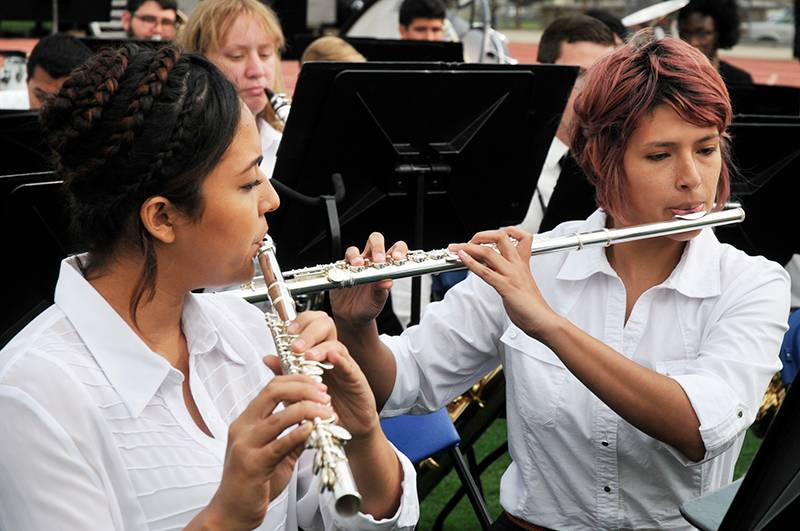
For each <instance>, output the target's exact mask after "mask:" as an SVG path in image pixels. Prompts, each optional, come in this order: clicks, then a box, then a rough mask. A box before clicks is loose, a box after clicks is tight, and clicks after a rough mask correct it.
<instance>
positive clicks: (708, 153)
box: [647, 146, 717, 162]
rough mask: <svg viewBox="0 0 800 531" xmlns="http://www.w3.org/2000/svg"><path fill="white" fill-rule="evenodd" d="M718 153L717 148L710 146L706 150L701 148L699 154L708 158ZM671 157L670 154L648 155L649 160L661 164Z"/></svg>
mask: <svg viewBox="0 0 800 531" xmlns="http://www.w3.org/2000/svg"><path fill="white" fill-rule="evenodd" d="M716 151H717V146H710V147H705V148H700V149H699V150H698V153H700V154H701V155H704V156H706V157H710V156H711V155H713V154H714V153H715V152H716ZM668 156H669V153H656V154H655V155H647V159H648V160H651V161H653V162H659V161H662V160H664V159H666V158H667V157H668Z"/></svg>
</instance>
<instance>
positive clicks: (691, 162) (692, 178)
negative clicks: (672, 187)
mask: <svg viewBox="0 0 800 531" xmlns="http://www.w3.org/2000/svg"><path fill="white" fill-rule="evenodd" d="M677 170H678V173H677V176H676V179H675V181H676V185H677V187H678V188H679V189H681V190H686V191H689V190H694V189H695V188H697V187H698V186H700V184H701V183H702V182H703V178H702V176H701V175H700V170H699V168H698V167H697V161H696V160H695V159H694V157H693V156H685V157H683V158H682V159H681V163H680V165H679V167H678V169H677Z"/></svg>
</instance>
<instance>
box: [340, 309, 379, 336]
mask: <svg viewBox="0 0 800 531" xmlns="http://www.w3.org/2000/svg"><path fill="white" fill-rule="evenodd" d="M333 322H334V323H336V330H337V331H338V332H339V333H340V334H341V333H349V334H351V335H356V336H358V335H360V334H363V333H364V332H367V331H370V330H371V329H373V328H374V329H375V330H377V329H378V325H377V323H376V322H375V319H374V318H371V319H358V318H347V317H342V316H341V315H337V314H336V312H334V313H333Z"/></svg>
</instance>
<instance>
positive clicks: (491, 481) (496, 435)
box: [419, 419, 761, 531]
mask: <svg viewBox="0 0 800 531" xmlns="http://www.w3.org/2000/svg"><path fill="white" fill-rule="evenodd" d="M505 439H506V422H505V420H504V419H498V420H496V421H494V423H493V424H492V426H491V427H490V428H489V429H488V430H486V433H485V434H484V435H483V437H481V438H480V439H479V440H478V443H477V444H476V446H475V451H476V457H477V460H478V461H480V460H481V459H482V458H483V457H484V456H485V455H486V454H488V453H489V452H491V451H492V450H494V449H495V448H497V447H498V446H499V445H500V444H501V443H502V442H503V441H505ZM760 444H761V439H758V438H757V437H755V436H754V435H752V434H751V433H750V432H748V433H747V436H746V438H745V441H744V446H742V453H741V455H740V456H739V461H738V462H737V463H736V471H735V472H734V478H738V477H740V476H741V475H742V474H744V472H745V471H746V470H747V468H748V467H749V466H750V462H751V461H752V459H753V456H754V455H755V453H756V451H757V450H758V447H759V445H760ZM510 461H511V459H510V457H509V456H508V454H507V453H506V454H505V455H504V456H503V457H502V458H500V459H498V460H497V461H496V462H495V463H494V464H493V465H492V466H491V467H489V468H488V469H487V470H486V472H484V474H483V476H481V481H482V482H483V488H484V494H485V496H486V502H487V504H488V506H489V512H490V513H491V514H492V517H497V515H499V514H500V511H501V508H500V501H499V498H500V476H501V475H502V474H503V471H504V470H505V469H506V467H507V466H508V465H509V463H510ZM459 485H460V482H459V480H458V476H457V475H456V473H455V472H451V473H450V474H448V475H447V477H446V478H445V479H444V480H443V481H442V482H441V483H440V484H439V485H437V487H436V488H435V489H434V490H433V492H431V494H430V495H428V497H427V498H425V500H423V501H422V507H421V516H420V521H419V529H420V530H428V529H432V528H433V524H434V522H435V520H436V517H437V516H438V515H439V512H440V511H441V509H442V507H443V506H444V505H445V503H447V501H448V500H449V499H450V497H451V496H452V495H453V493H454V492H455V491H456V489H458V487H459ZM477 528H478V527H477V522H476V520H475V513H474V512H473V511H472V506H471V505H470V504H469V501H468V500H467V499H466V497H464V498H463V499H462V500H461V502H459V504H458V506H456V508H455V510H454V511H453V512H452V513H451V514H450V516H449V517H448V518H447V520H446V522H445V526H444V529H445V530H452V531H471V530H473V529H477Z"/></svg>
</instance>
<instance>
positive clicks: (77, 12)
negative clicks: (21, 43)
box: [0, 0, 111, 33]
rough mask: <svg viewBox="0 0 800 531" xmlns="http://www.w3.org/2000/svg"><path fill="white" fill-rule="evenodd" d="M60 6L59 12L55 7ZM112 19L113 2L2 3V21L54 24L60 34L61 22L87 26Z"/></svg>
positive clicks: (46, 0)
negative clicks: (30, 21) (94, 22)
mask: <svg viewBox="0 0 800 531" xmlns="http://www.w3.org/2000/svg"><path fill="white" fill-rule="evenodd" d="M54 6H58V9H57V10H54V9H53V7H54ZM110 18H111V0H56V1H54V0H26V1H25V2H12V1H4V2H0V20H35V21H37V22H52V23H53V32H54V33H55V32H58V30H59V24H60V23H61V22H69V23H71V24H77V25H87V24H89V22H92V21H94V20H108V19H110Z"/></svg>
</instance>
